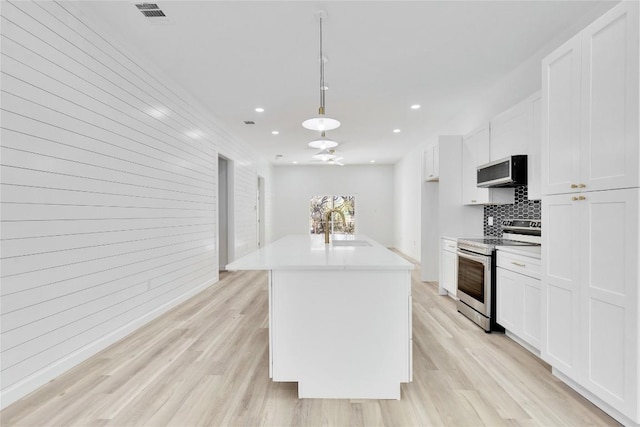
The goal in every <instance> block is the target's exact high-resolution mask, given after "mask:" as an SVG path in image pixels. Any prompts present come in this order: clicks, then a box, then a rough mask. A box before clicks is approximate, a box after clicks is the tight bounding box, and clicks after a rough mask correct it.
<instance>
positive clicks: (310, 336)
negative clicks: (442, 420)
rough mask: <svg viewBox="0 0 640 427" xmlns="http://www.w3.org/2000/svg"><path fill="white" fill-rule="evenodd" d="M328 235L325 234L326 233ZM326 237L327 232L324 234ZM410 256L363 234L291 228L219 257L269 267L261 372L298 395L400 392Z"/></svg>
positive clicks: (406, 360)
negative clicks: (292, 386)
mask: <svg viewBox="0 0 640 427" xmlns="http://www.w3.org/2000/svg"><path fill="white" fill-rule="evenodd" d="M332 237H333V236H332ZM332 240H333V239H332ZM413 268H414V266H413V264H412V263H410V262H408V261H406V260H405V259H403V258H402V257H400V256H398V255H397V254H395V253H393V252H391V251H390V250H388V249H387V248H385V247H383V246H382V245H380V244H378V243H376V242H375V241H373V240H371V239H369V238H367V237H366V236H355V237H354V236H336V240H334V241H332V242H331V243H330V244H328V245H325V243H324V240H323V236H318V235H316V236H309V235H292V236H287V237H285V238H283V239H280V240H278V241H276V242H274V243H272V244H270V245H268V246H265V247H264V248H262V249H259V250H258V251H256V252H254V253H252V254H249V255H247V256H245V257H243V258H240V259H238V260H236V261H234V262H233V263H231V264H229V265H227V269H228V270H232V271H233V270H268V271H269V373H270V376H271V378H272V379H273V381H287V382H298V397H300V398H339V399H400V384H401V383H407V382H410V381H411V369H412V368H411V339H412V338H411V271H410V270H412V269H413Z"/></svg>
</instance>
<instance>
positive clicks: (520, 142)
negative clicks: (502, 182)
mask: <svg viewBox="0 0 640 427" xmlns="http://www.w3.org/2000/svg"><path fill="white" fill-rule="evenodd" d="M530 132H531V103H530V102H529V100H528V99H526V100H524V101H522V102H520V103H519V104H516V105H515V106H513V107H512V108H510V109H508V110H507V111H505V112H504V113H501V114H500V115H498V116H497V117H495V118H494V119H493V120H491V147H490V148H491V150H490V154H491V156H490V161H494V160H500V159H503V158H505V157H507V156H511V155H516V154H528V153H527V149H528V141H529V133H530Z"/></svg>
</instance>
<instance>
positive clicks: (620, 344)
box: [545, 188, 640, 417]
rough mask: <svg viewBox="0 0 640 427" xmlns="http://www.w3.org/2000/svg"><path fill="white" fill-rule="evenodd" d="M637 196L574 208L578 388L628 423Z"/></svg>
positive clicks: (609, 194) (634, 348) (620, 195)
mask: <svg viewBox="0 0 640 427" xmlns="http://www.w3.org/2000/svg"><path fill="white" fill-rule="evenodd" d="M639 194H640V189H638V188H634V189H625V190H614V191H596V192H589V193H583V197H584V198H585V199H584V200H582V201H580V202H577V203H578V204H580V208H581V213H582V218H581V222H582V233H581V235H580V240H581V242H582V244H581V245H580V248H581V261H582V263H581V268H580V272H581V280H580V281H581V283H582V301H581V307H582V310H583V312H582V318H583V319H584V320H583V322H582V323H581V331H582V332H583V333H582V336H581V342H582V343H583V351H581V354H582V355H583V356H582V357H584V358H585V359H586V363H585V369H586V375H585V377H584V380H585V383H584V385H585V386H586V387H587V388H588V389H590V390H591V391H592V392H593V393H595V394H597V396H599V397H600V398H601V399H603V400H604V401H606V402H607V403H609V404H610V405H612V406H613V407H615V408H616V409H618V410H619V411H621V412H623V413H624V414H626V415H627V416H630V417H632V414H633V413H634V412H635V407H636V404H637V383H638V371H637V361H638V286H637V284H638V196H639ZM545 232H546V230H545Z"/></svg>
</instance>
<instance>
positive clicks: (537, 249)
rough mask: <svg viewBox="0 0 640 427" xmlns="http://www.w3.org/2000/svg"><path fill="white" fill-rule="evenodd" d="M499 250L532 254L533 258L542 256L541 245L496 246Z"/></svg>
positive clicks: (525, 254)
mask: <svg viewBox="0 0 640 427" xmlns="http://www.w3.org/2000/svg"><path fill="white" fill-rule="evenodd" d="M496 249H497V250H499V251H504V252H509V253H512V254H517V255H524V256H530V257H532V258H538V259H540V258H541V252H542V247H541V246H496Z"/></svg>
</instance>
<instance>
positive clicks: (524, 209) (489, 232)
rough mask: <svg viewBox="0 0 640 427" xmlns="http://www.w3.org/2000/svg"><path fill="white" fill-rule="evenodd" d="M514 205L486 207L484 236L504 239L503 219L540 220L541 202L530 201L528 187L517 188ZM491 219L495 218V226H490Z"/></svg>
mask: <svg viewBox="0 0 640 427" xmlns="http://www.w3.org/2000/svg"><path fill="white" fill-rule="evenodd" d="M514 193H515V197H514V199H515V200H514V203H513V204H512V205H487V206H485V207H484V235H485V236H497V237H502V220H503V219H512V218H518V219H520V218H521V219H540V218H541V216H540V215H541V211H540V209H541V207H540V200H529V199H528V197H527V187H526V186H522V187H516V188H515V192H514ZM489 217H493V225H489Z"/></svg>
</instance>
